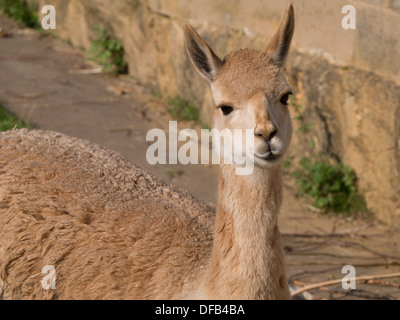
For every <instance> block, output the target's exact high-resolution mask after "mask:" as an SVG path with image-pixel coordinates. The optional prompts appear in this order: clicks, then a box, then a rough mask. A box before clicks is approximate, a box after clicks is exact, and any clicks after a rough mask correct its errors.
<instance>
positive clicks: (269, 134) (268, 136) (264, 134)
mask: <svg viewBox="0 0 400 320" xmlns="http://www.w3.org/2000/svg"><path fill="white" fill-rule="evenodd" d="M277 132H278V130H276V128H273V129H272V130H256V131H255V133H254V134H255V136H257V137H261V138H263V139H264V140H265V141H266V142H267V143H268V144H269V143H270V142H271V140H272V138H273V137H275V136H276V134H277Z"/></svg>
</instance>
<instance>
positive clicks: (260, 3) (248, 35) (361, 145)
mask: <svg viewBox="0 0 400 320" xmlns="http://www.w3.org/2000/svg"><path fill="white" fill-rule="evenodd" d="M37 2H38V3H40V4H41V5H44V4H53V5H54V6H55V7H56V10H57V33H58V34H59V35H60V36H61V37H62V38H64V39H70V40H71V42H72V44H73V45H74V46H78V47H79V46H81V47H84V48H88V47H89V46H90V40H91V39H92V38H93V37H94V32H93V31H92V30H91V27H93V26H95V25H104V26H105V27H107V29H108V30H109V31H110V32H111V33H112V34H113V35H114V36H115V37H117V38H119V39H121V40H122V42H123V44H124V47H125V49H126V59H127V61H128V63H129V69H130V73H131V75H133V76H134V77H136V78H137V79H138V80H139V81H140V82H142V83H143V84H145V85H148V86H151V87H153V88H156V87H157V88H159V89H160V91H161V92H162V94H163V95H164V96H174V95H176V94H179V95H181V96H183V97H185V98H186V99H188V100H191V101H193V102H195V103H196V104H197V105H198V106H199V107H200V109H201V115H202V118H203V120H204V121H210V119H211V112H212V109H213V105H212V101H211V95H210V91H209V89H208V88H207V85H206V83H205V82H204V81H203V80H202V79H201V78H200V77H199V76H198V75H197V74H196V73H195V71H194V70H193V68H192V67H191V66H190V64H189V61H188V59H187V57H186V54H185V51H184V47H183V34H182V26H183V25H184V23H186V22H190V23H191V24H192V25H193V26H194V27H195V28H196V29H197V30H198V31H199V33H200V34H201V35H202V36H204V38H205V39H206V40H207V41H208V42H209V43H210V44H211V45H212V46H213V48H214V49H215V51H216V53H217V54H218V55H219V56H221V57H223V56H224V55H226V54H227V53H228V52H229V51H232V50H236V49H239V48H242V47H253V48H262V47H263V46H264V45H266V43H267V41H268V39H269V38H270V37H271V36H272V35H273V33H274V32H275V31H276V29H277V27H278V25H279V23H280V20H281V18H282V15H283V12H284V9H285V7H286V4H287V1H274V0H254V1H248V0H148V1H146V0H117V1H115V0H113V1H112V0H87V1H82V0H46V1H44V0H37ZM292 2H293V4H294V8H295V14H296V32H295V36H294V40H293V47H292V50H291V54H290V57H289V59H288V64H287V71H288V76H289V79H290V83H291V85H292V86H293V89H294V90H295V91H296V92H297V97H298V99H299V103H300V104H301V105H302V106H303V112H304V116H305V117H306V119H307V120H308V121H310V122H312V123H314V125H313V126H312V127H311V128H310V130H309V132H308V133H307V135H306V136H304V135H296V136H295V137H294V140H293V143H292V147H291V153H292V155H295V156H297V157H301V156H303V155H304V154H306V153H307V150H308V147H307V145H306V141H309V140H310V139H311V140H313V141H314V143H315V146H316V150H323V151H327V152H330V153H331V154H332V155H334V156H335V157H337V158H339V159H340V160H343V161H344V162H345V163H346V164H348V165H350V166H351V167H352V168H354V169H355V171H356V173H357V175H358V177H359V187H360V189H361V191H362V192H363V193H364V194H365V196H366V200H367V203H368V206H369V207H370V208H371V210H372V211H374V212H375V214H376V216H377V217H378V218H380V219H382V220H384V221H386V222H389V223H392V224H395V225H397V226H399V227H400V197H399V194H400V180H399V175H400V152H399V143H400V117H399V113H400V87H399V84H400V59H399V57H400V31H399V30H400V0H362V1H361V0H359V1H350V0H347V1H342V0H293V1H292ZM347 4H351V5H353V6H354V7H355V8H356V12H357V15H356V18H357V28H356V30H344V29H343V28H342V27H341V20H342V18H343V16H344V15H343V14H342V13H341V11H342V7H343V6H344V5H347Z"/></svg>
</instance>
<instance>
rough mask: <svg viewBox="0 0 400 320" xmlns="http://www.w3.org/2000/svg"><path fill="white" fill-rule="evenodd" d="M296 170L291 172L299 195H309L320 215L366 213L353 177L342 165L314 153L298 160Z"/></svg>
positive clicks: (365, 207) (349, 169)
mask: <svg viewBox="0 0 400 320" xmlns="http://www.w3.org/2000/svg"><path fill="white" fill-rule="evenodd" d="M299 164H300V168H299V169H298V170H296V171H294V172H293V176H294V177H295V179H296V182H297V184H298V185H299V195H300V196H302V195H305V194H307V195H309V196H311V197H312V198H313V199H314V206H315V207H317V208H319V209H322V210H323V211H324V212H329V211H333V212H334V213H347V214H356V215H357V214H359V213H364V214H368V209H367V206H366V203H365V201H364V199H363V197H362V196H361V195H359V193H358V190H357V184H356V182H357V177H356V174H355V172H354V170H352V169H351V168H350V167H348V166H345V165H344V164H343V163H338V164H331V163H330V161H329V158H328V157H327V156H325V155H322V154H318V155H316V156H314V157H312V158H303V159H301V160H300V163H299Z"/></svg>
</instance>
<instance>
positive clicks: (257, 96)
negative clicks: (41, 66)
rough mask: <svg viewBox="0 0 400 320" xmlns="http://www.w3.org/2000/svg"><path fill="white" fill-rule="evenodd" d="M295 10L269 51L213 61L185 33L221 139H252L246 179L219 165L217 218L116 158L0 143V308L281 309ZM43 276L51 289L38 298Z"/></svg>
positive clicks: (72, 147)
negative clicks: (213, 305)
mask: <svg viewBox="0 0 400 320" xmlns="http://www.w3.org/2000/svg"><path fill="white" fill-rule="evenodd" d="M293 30H294V13H293V7H292V5H289V6H288V7H287V9H286V13H285V16H284V19H283V22H282V24H281V26H280V28H279V30H278V31H277V33H276V34H275V36H274V37H273V38H272V40H271V41H270V43H269V44H268V46H267V47H266V49H265V50H263V51H259V50H248V49H245V50H239V51H236V52H233V53H231V54H229V55H228V56H227V57H226V58H225V59H224V60H221V59H220V58H218V57H217V55H216V54H215V53H214V52H213V50H212V49H211V48H210V46H209V45H208V44H207V43H206V42H204V40H203V39H202V38H201V37H200V36H199V35H198V34H197V33H196V31H194V29H193V28H192V27H191V26H189V25H186V26H185V27H184V33H185V44H186V49H187V53H188V55H189V58H190V60H191V61H192V63H193V65H194V68H195V69H196V70H197V71H198V72H199V73H200V75H201V76H202V77H203V78H205V79H206V80H207V81H208V82H209V83H210V86H211V90H212V93H213V97H214V100H215V104H216V109H215V115H214V126H215V128H217V129H224V128H228V129H235V128H239V129H247V128H250V129H254V130H255V131H254V132H255V168H254V172H253V173H252V174H251V175H248V176H239V175H236V174H235V165H232V164H231V165H229V164H221V167H220V177H219V190H218V206H217V213H216V215H215V214H214V210H213V209H212V208H211V207H208V206H207V205H206V204H204V203H203V202H201V201H198V200H196V199H194V198H193V197H192V196H191V195H190V194H189V193H188V192H186V191H185V190H183V189H180V188H178V187H175V186H170V185H167V184H165V183H164V182H162V181H159V180H157V179H155V178H154V177H152V176H151V175H150V174H148V173H146V172H145V171H143V170H141V169H139V168H137V167H135V166H134V165H132V164H130V163H129V162H127V161H125V160H124V159H122V158H121V157H120V156H119V155H118V154H116V153H115V152H112V151H109V150H107V149H105V148H102V147H99V146H97V145H93V144H90V143H88V142H86V141H82V140H79V139H75V138H70V137H67V136H65V135H63V134H59V133H54V132H43V131H27V130H14V131H10V132H6V133H2V134H1V135H0V299H288V298H289V289H288V284H287V280H286V276H285V270H284V254H283V245H282V239H281V235H280V233H279V229H278V224H277V216H278V212H279V208H280V205H281V202H282V184H281V161H282V158H283V156H284V154H285V152H286V151H287V148H288V146H289V143H290V139H291V135H292V126H291V120H290V115H289V111H288V106H287V105H288V97H289V94H290V88H289V86H288V84H287V82H286V80H285V78H284V76H283V74H282V72H281V68H282V65H283V63H284V61H285V59H286V56H287V54H288V50H289V46H290V42H291V39H292V35H293ZM45 266H53V267H54V268H55V288H49V289H48V288H47V287H44V286H42V280H43V278H44V276H45V274H43V273H42V270H43V268H44V267H45Z"/></svg>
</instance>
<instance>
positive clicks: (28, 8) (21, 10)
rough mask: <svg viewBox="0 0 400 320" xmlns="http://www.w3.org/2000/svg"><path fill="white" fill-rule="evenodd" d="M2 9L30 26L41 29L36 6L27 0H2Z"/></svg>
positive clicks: (6, 13) (0, 8) (0, 0)
mask: <svg viewBox="0 0 400 320" xmlns="http://www.w3.org/2000/svg"><path fill="white" fill-rule="evenodd" d="M0 10H1V11H3V13H4V14H5V15H6V16H8V17H11V18H14V19H15V20H16V21H18V22H20V23H22V24H24V25H25V26H27V27H29V28H34V29H39V28H40V23H39V18H38V15H37V13H36V8H35V6H34V5H33V4H32V2H28V1H26V0H0Z"/></svg>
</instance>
